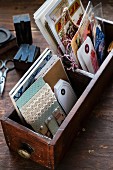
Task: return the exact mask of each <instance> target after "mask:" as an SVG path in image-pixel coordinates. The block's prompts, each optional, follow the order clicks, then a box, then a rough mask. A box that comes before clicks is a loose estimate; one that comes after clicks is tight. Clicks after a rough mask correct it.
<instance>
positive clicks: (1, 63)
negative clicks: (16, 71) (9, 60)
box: [0, 60, 3, 69]
mask: <svg viewBox="0 0 113 170" xmlns="http://www.w3.org/2000/svg"><path fill="white" fill-rule="evenodd" d="M2 68H3V61H2V60H0V69H2Z"/></svg>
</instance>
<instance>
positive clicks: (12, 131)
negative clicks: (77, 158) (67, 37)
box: [1, 20, 113, 169]
mask: <svg viewBox="0 0 113 170" xmlns="http://www.w3.org/2000/svg"><path fill="white" fill-rule="evenodd" d="M104 24H105V34H106V48H107V47H108V45H109V43H110V42H111V41H112V40H113V31H112V30H113V22H110V21H106V20H104ZM106 56H107V57H106V59H105V60H104V62H103V64H102V65H101V67H100V68H99V70H98V71H97V73H96V74H95V75H94V77H93V78H91V77H90V76H84V75H83V74H82V73H78V72H76V73H70V74H69V75H70V79H71V81H72V85H73V88H74V87H75V88H77V91H78V95H79V99H78V101H77V102H76V103H75V105H74V107H73V108H72V110H71V111H70V113H69V114H68V116H67V117H66V119H65V121H64V122H63V123H62V125H61V126H60V128H59V130H58V131H57V133H56V135H55V137H54V138H53V139H52V140H48V139H46V138H42V137H41V136H39V135H37V133H35V132H33V131H32V130H30V129H29V128H27V127H25V126H23V125H22V124H21V123H20V120H19V117H18V116H17V113H16V111H15V110H14V109H11V111H10V112H9V113H7V114H6V115H4V116H3V118H2V120H1V123H2V127H3V131H4V135H5V139H6V142H7V145H8V147H9V148H10V149H11V150H13V151H15V152H17V153H19V154H20V155H21V156H23V157H25V158H30V159H32V160H33V161H35V162H37V163H39V164H41V165H43V166H45V167H48V168H50V169H55V167H56V166H57V165H58V163H59V161H60V160H61V159H62V158H63V156H64V154H65V153H66V151H67V150H68V149H69V146H70V143H71V142H72V139H73V138H74V137H75V135H77V134H78V131H79V130H80V129H81V128H82V124H83V122H84V120H85V119H88V116H89V114H91V111H92V108H93V107H94V106H95V104H96V103H97V102H98V99H99V97H100V95H101V93H102V92H103V91H104V89H105V87H106V86H107V84H108V83H109V81H110V80H111V79H112V76H113V51H111V52H110V53H109V54H106Z"/></svg>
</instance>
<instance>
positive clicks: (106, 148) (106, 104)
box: [0, 0, 113, 170]
mask: <svg viewBox="0 0 113 170" xmlns="http://www.w3.org/2000/svg"><path fill="white" fill-rule="evenodd" d="M43 2H44V0H43V1H41V0H34V1H31V0H27V1H25V0H17V1H14V0H5V1H4V0H0V26H4V27H6V28H8V29H10V30H12V32H13V31H14V26H13V21H12V16H13V15H16V14H22V13H23V14H25V13H29V14H30V16H31V25H32V34H33V41H34V44H35V45H37V46H39V47H41V51H43V50H44V49H45V47H47V46H48V45H47V43H46V42H45V40H44V38H43V36H42V35H41V33H40V32H39V31H38V29H37V27H36V25H35V23H34V20H33V13H34V12H35V11H36V10H37V9H38V7H39V6H40V5H41V4H42V3H43ZM82 2H83V4H84V6H86V4H87V2H88V1H86V0H84V1H82ZM92 2H93V4H97V3H98V2H100V1H99V0H96V1H94V0H93V1H92ZM102 3H103V13H104V18H106V19H110V20H113V14H112V11H113V1H111V0H108V1H105V0H103V1H102ZM15 53H16V49H15V50H12V51H10V52H7V53H5V54H4V55H2V56H0V58H3V59H5V58H7V57H14V55H15ZM19 78H20V76H19V73H18V72H17V71H16V70H13V71H11V72H9V73H8V77H7V81H6V87H5V93H4V95H3V97H2V98H1V99H0V117H2V115H3V114H5V112H8V111H9V108H10V107H11V105H12V103H11V101H10V98H9V95H8V93H9V91H10V90H11V89H12V87H13V86H14V85H15V84H16V82H17V81H18V80H19ZM111 79H113V78H112V77H111ZM100 88H101V87H100ZM92 113H93V114H92V116H91V117H90V118H88V120H87V122H86V123H85V125H84V126H83V130H82V131H81V133H80V134H79V136H78V137H76V138H75V139H74V140H73V143H72V145H71V146H70V150H69V151H68V152H67V154H66V155H65V157H64V159H63V160H62V161H61V163H60V165H59V166H58V170H64V169H65V170H112V169H113V82H112V83H111V84H110V85H109V86H108V88H107V89H105V91H104V93H103V95H102V97H101V99H100V102H99V103H98V105H97V106H96V107H95V108H94V109H93V111H92ZM64 142H65V141H64ZM6 169H7V170H20V169H21V170H24V169H27V170H30V169H33V170H45V169H46V168H44V167H42V166H40V165H38V164H36V163H34V162H32V161H28V160H24V159H23V158H21V157H19V156H18V155H17V154H15V153H12V152H10V151H9V149H8V147H7V145H6V143H5V139H4V135H3V131H2V128H1V125H0V170H6Z"/></svg>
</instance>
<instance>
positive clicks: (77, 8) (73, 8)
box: [45, 0, 84, 53]
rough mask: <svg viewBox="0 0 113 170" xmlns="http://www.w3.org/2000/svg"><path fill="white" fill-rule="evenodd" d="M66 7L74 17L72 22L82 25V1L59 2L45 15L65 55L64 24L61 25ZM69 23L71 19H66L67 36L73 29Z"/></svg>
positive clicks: (61, 0)
mask: <svg viewBox="0 0 113 170" xmlns="http://www.w3.org/2000/svg"><path fill="white" fill-rule="evenodd" d="M65 7H68V9H69V12H70V16H71V17H72V20H73V22H74V23H76V24H80V21H81V18H82V15H83V13H84V9H83V6H82V5H81V2H80V0H74V1H71V2H70V1H68V0H66V1H63V0H60V1H57V2H56V3H55V5H54V6H53V7H51V9H50V10H49V11H48V13H47V14H46V15H45V17H46V21H47V23H48V25H49V27H50V29H51V31H52V33H53V35H54V37H55V39H56V41H57V43H58V45H59V46H60V48H61V49H62V51H63V53H65V46H64V44H63V35H62V29H63V28H62V24H61V16H62V12H63V9H64V8H65ZM70 24H71V22H70V21H69V18H66V24H65V30H66V35H67V36H69V35H70V34H71V33H72V31H73V29H72V26H71V25H72V24H71V25H70Z"/></svg>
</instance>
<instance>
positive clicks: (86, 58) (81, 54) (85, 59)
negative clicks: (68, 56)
mask: <svg viewBox="0 0 113 170" xmlns="http://www.w3.org/2000/svg"><path fill="white" fill-rule="evenodd" d="M77 55H78V60H79V62H80V64H81V66H82V68H83V70H85V69H87V70H88V71H89V72H90V73H93V74H95V73H96V72H97V70H98V68H99V65H98V61H97V55H96V52H95V49H94V47H93V44H92V41H91V39H90V37H87V38H86V40H85V41H84V43H83V44H82V45H81V47H80V48H79V49H78V51H77ZM83 65H84V66H83Z"/></svg>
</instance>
